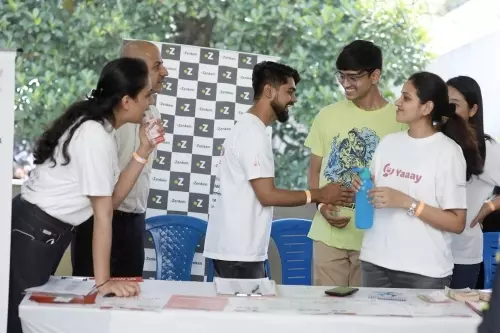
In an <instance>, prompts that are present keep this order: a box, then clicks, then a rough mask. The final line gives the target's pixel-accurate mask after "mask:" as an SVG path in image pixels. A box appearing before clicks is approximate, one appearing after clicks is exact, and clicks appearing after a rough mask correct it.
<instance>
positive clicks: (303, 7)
mask: <svg viewBox="0 0 500 333" xmlns="http://www.w3.org/2000/svg"><path fill="white" fill-rule="evenodd" d="M421 13H422V9H421V8H417V7H415V6H412V7H408V6H407V5H405V4H404V3H403V2H401V1H368V0H366V1H362V0H324V1H317V0H296V1H290V0H288V1H283V0H266V1H260V0H170V1H162V0H142V1H141V0H139V1H136V0H118V1H117V0H115V1H111V0H101V1H91V0H64V1H56V0H7V1H6V2H5V0H4V1H2V2H1V3H0V47H1V48H22V49H23V50H24V52H23V53H22V55H21V56H19V57H18V59H17V69H16V70H17V74H16V89H17V93H16V110H15V117H16V125H15V126H16V129H15V133H16V134H15V135H16V141H17V142H22V141H23V140H24V142H27V143H28V145H27V146H26V147H29V143H30V142H33V140H34V139H35V138H36V137H38V136H39V135H40V134H41V133H42V131H43V130H44V129H45V127H46V126H47V124H48V123H50V122H51V121H52V120H53V119H54V118H55V117H57V116H58V115H59V114H60V113H61V112H62V111H63V110H64V109H65V108H66V107H67V106H68V105H69V104H71V103H72V102H73V101H75V100H76V99H78V98H81V97H83V96H84V94H85V93H87V92H88V91H89V90H90V89H91V88H92V87H93V86H94V84H95V82H96V80H97V77H98V73H99V71H100V69H101V68H102V66H103V64H104V63H105V62H106V61H109V60H110V59H113V58H116V57H117V56H118V51H119V47H120V46H121V43H122V40H123V39H124V38H134V39H146V40H151V41H165V42H174V43H181V44H191V45H198V46H207V47H215V48H221V49H231V50H236V51H244V52H255V53H261V54H269V55H273V56H278V57H280V58H281V61H282V62H284V63H287V64H289V65H291V66H293V67H295V68H297V69H298V70H299V72H300V73H301V76H302V78H303V81H302V82H301V83H300V84H299V86H298V103H297V104H296V105H295V106H294V107H293V109H292V111H293V117H291V119H290V121H289V122H288V123H286V124H275V125H274V129H273V146H274V150H275V166H276V183H277V185H278V186H280V187H284V188H304V187H305V186H306V182H307V177H306V175H307V168H308V164H309V158H308V155H309V152H308V150H307V149H306V148H305V147H304V146H303V142H304V140H305V137H306V135H307V132H308V129H309V126H310V124H311V123H312V120H313V119H314V117H315V115H316V114H317V113H318V111H319V110H320V109H321V108H322V107H324V106H326V105H328V104H331V103H334V102H335V101H338V100H340V99H342V98H343V95H342V91H341V90H340V89H338V85H337V83H336V82H335V79H334V73H335V59H336V57H337V55H338V54H339V52H340V50H341V49H342V47H343V46H344V45H345V44H347V43H349V42H350V41H352V40H354V39H359V38H361V39H368V40H372V41H373V42H375V43H376V44H377V45H379V46H381V47H382V49H383V52H384V71H383V76H382V78H383V80H382V81H383V85H382V86H381V88H382V91H383V93H384V95H385V96H387V97H388V98H389V99H390V100H394V97H395V96H394V95H393V93H392V91H394V87H397V86H399V85H401V84H402V83H403V82H404V80H405V79H406V78H407V77H408V76H409V75H410V74H411V73H413V72H415V71H417V70H420V69H422V68H424V66H425V65H426V63H427V62H428V61H429V60H430V57H431V55H430V54H429V52H427V51H426V47H425V45H426V42H427V39H426V33H425V30H424V29H423V28H422V27H421V26H420V25H419V24H418V18H419V15H420V14H421ZM25 149H29V148H25Z"/></svg>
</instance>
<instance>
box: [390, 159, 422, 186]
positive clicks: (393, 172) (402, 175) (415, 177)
mask: <svg viewBox="0 0 500 333" xmlns="http://www.w3.org/2000/svg"><path fill="white" fill-rule="evenodd" d="M383 171H384V172H383V174H382V176H384V177H389V176H392V175H394V176H395V177H399V178H406V179H410V180H413V182H414V183H415V184H418V183H419V182H420V180H422V175H418V174H416V173H413V172H408V171H404V170H402V169H394V168H393V167H392V166H391V163H387V164H386V165H384V170H383Z"/></svg>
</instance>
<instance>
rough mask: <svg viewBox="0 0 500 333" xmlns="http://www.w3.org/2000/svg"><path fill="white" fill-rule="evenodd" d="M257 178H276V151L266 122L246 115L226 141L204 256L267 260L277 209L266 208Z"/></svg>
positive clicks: (215, 186) (251, 260) (227, 259)
mask: <svg viewBox="0 0 500 333" xmlns="http://www.w3.org/2000/svg"><path fill="white" fill-rule="evenodd" d="M257 178H274V159H273V151H272V148H271V140H270V138H269V136H268V135H267V133H266V126H265V125H264V123H263V122H262V121H261V120H260V119H259V118H257V117H256V116H254V115H253V114H251V113H247V114H244V115H242V116H241V119H240V120H239V121H238V123H236V125H235V126H234V127H233V129H232V131H231V132H230V133H229V135H228V136H227V138H226V140H225V142H224V145H223V149H222V153H221V158H220V165H219V166H218V170H217V177H216V181H215V184H214V193H213V196H214V200H215V202H214V205H213V208H212V207H211V209H210V216H209V220H208V230H207V235H206V238H205V251H204V253H203V254H204V256H205V257H207V258H212V259H218V260H226V261H245V262H255V261H264V260H266V259H267V250H268V246H269V238H270V236H271V222H272V217H273V209H272V207H263V206H262V205H261V204H260V202H259V200H258V199H257V196H256V195H255V192H254V190H253V188H252V185H251V184H250V180H252V179H257Z"/></svg>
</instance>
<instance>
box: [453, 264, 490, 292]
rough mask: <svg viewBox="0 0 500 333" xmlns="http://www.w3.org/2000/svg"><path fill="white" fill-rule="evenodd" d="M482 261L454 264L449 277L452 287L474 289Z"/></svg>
mask: <svg viewBox="0 0 500 333" xmlns="http://www.w3.org/2000/svg"><path fill="white" fill-rule="evenodd" d="M481 265H482V263H479V264H472V265H459V264H455V266H454V267H453V276H452V278H451V286H450V288H452V289H463V288H470V289H475V288H476V283H477V277H478V276H479V270H480V269H481Z"/></svg>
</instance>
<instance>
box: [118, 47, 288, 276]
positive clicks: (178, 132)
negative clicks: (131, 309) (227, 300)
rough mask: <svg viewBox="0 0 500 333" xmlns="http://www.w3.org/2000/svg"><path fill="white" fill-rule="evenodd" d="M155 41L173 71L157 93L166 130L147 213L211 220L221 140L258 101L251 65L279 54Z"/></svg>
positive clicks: (199, 265)
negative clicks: (212, 195)
mask: <svg viewBox="0 0 500 333" xmlns="http://www.w3.org/2000/svg"><path fill="white" fill-rule="evenodd" d="M125 42H127V41H125ZM153 43H154V44H156V45H157V46H158V48H159V49H160V50H161V55H162V58H163V61H164V65H165V67H166V68H167V69H168V72H169V75H168V77H167V78H166V79H165V82H164V84H163V88H162V91H161V93H159V94H158V95H157V96H156V107H157V108H158V110H159V111H160V113H161V116H162V120H163V126H164V127H165V132H166V135H165V142H164V143H163V144H161V145H160V146H159V147H158V153H157V156H156V159H155V161H154V164H153V171H152V174H151V190H150V192H149V199H148V210H147V217H151V216H157V215H164V214H182V215H189V216H195V217H198V218H201V219H203V220H205V221H208V210H209V207H210V203H211V193H212V191H213V186H214V181H215V169H216V166H217V164H218V163H219V156H220V152H221V148H222V143H223V142H224V139H225V138H226V136H227V134H228V133H229V131H230V130H231V129H232V128H233V126H234V124H235V123H236V122H237V121H238V119H239V117H240V116H241V115H242V114H244V113H246V112H247V111H248V109H249V108H250V106H251V105H252V103H253V89H252V70H253V68H254V66H255V65H256V64H257V63H259V62H261V61H266V60H268V61H278V60H279V59H278V58H276V57H271V56H265V55H259V54H250V53H242V52H236V51H228V50H219V49H212V48H202V47H197V46H191V45H179V44H169V43H155V42H153ZM269 134H270V135H271V128H270V127H269ZM145 237H146V261H145V265H144V277H146V278H152V277H154V276H155V274H156V254H155V251H154V245H153V242H152V239H151V237H150V235H149V234H146V235H145ZM202 252H203V242H202V244H200V246H198V250H197V253H196V255H195V258H194V261H193V266H192V271H191V277H192V280H196V281H203V280H204V279H205V276H206V274H205V261H204V258H203V256H202Z"/></svg>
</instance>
